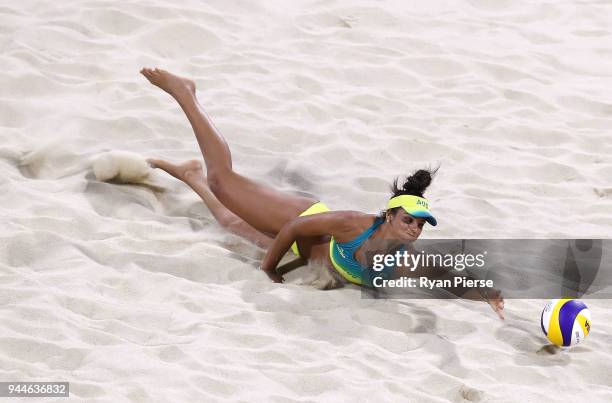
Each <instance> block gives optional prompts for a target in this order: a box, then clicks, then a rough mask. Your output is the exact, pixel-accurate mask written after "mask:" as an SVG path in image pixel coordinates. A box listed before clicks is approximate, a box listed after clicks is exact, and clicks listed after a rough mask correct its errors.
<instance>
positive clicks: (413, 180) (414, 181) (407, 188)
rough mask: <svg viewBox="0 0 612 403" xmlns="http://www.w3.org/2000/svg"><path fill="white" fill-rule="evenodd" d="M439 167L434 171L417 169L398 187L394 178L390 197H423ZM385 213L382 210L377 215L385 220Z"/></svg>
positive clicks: (396, 179)
mask: <svg viewBox="0 0 612 403" xmlns="http://www.w3.org/2000/svg"><path fill="white" fill-rule="evenodd" d="M439 168H440V167H439V166H438V167H437V168H434V169H419V170H418V171H416V172H414V173H413V174H412V175H410V176H408V177H407V178H406V180H405V181H404V184H403V185H402V186H401V187H399V186H398V182H399V178H395V179H394V180H393V185H391V192H392V193H393V194H392V195H391V197H392V198H393V197H396V196H401V195H414V196H419V197H423V194H424V193H425V190H426V189H427V188H428V187H429V185H430V184H431V181H432V179H433V177H434V175H435V174H436V172H438V169H439ZM386 216H387V211H386V210H383V211H382V212H381V214H380V215H379V217H380V218H382V219H383V220H385V219H386Z"/></svg>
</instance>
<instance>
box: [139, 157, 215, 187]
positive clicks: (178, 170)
mask: <svg viewBox="0 0 612 403" xmlns="http://www.w3.org/2000/svg"><path fill="white" fill-rule="evenodd" d="M147 162H148V163H149V165H151V167H153V168H159V169H161V170H163V171H166V172H168V173H169V174H170V175H172V176H174V177H175V178H176V179H178V180H180V181H183V182H186V183H189V182H191V181H194V180H203V181H204V183H206V176H204V172H203V171H202V163H201V162H200V161H198V160H189V161H185V162H182V163H180V164H173V163H172V162H169V161H166V160H161V159H156V158H148V159H147Z"/></svg>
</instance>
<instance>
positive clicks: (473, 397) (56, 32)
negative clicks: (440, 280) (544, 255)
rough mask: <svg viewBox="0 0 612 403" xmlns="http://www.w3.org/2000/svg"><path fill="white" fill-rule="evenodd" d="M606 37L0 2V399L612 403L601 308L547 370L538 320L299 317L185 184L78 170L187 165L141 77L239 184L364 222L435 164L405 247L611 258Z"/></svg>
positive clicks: (529, 22) (457, 10)
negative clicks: (212, 146)
mask: <svg viewBox="0 0 612 403" xmlns="http://www.w3.org/2000/svg"><path fill="white" fill-rule="evenodd" d="M611 20H612V5H610V4H606V3H605V2H563V3H559V2H523V1H513V2H509V1H503V2H486V1H459V2H444V1H433V2H426V3H423V2H419V3H418V4H415V3H414V2H412V3H410V4H408V3H406V2H400V1H379V2H365V1H295V2H284V1H266V2H247V1H238V0H224V1H207V2H200V1H178V2H169V1H168V2H166V1H161V0H152V1H147V2H144V1H125V2H119V1H101V0H91V1H71V2H36V1H29V0H22V1H19V2H4V3H3V4H2V5H0V49H2V52H0V65H1V71H0V88H1V91H0V140H1V143H0V168H1V169H2V171H3V175H1V176H0V217H1V222H2V225H1V226H0V239H1V241H0V307H1V308H0V381H68V382H70V390H71V397H72V400H74V401H87V402H122V401H133V402H153V401H160V402H161V401H164V402H169V401H172V402H180V401H201V402H212V401H232V402H234V401H244V402H247V401H248V402H263V401H272V402H298V401H299V402H337V401H353V402H362V401H364V402H365V401H376V402H379V401H409V402H441V401H455V402H461V401H495V402H498V401H499V402H513V401H532V402H538V401H544V400H546V401H568V400H570V399H583V400H584V399H586V400H588V401H589V402H600V401H601V402H605V401H610V400H612V378H611V377H610V373H612V352H611V349H610V343H611V342H612V338H611V337H610V333H611V331H612V325H611V323H612V303H611V302H610V301H608V300H597V299H592V300H589V299H587V300H585V301H586V302H587V304H588V305H589V307H590V308H591V310H592V312H593V331H592V334H591V335H590V336H589V338H588V339H587V340H586V341H585V342H584V343H583V344H582V345H580V346H578V347H576V348H573V349H572V350H570V351H560V350H558V349H551V348H548V347H546V346H547V345H548V342H547V340H546V339H545V338H544V336H543V335H542V333H541V330H540V327H539V315H540V312H541V309H542V308H543V306H544V303H545V301H542V300H508V301H506V320H505V321H504V322H502V321H500V320H499V319H498V318H497V317H496V315H495V314H494V313H493V312H492V311H491V310H490V308H489V307H488V306H487V305H486V304H483V303H476V302H469V301H454V300H445V301H438V300H405V301H390V300H364V299H361V293H360V291H359V290H358V289H357V288H354V287H350V286H349V287H345V288H343V289H340V290H332V291H320V290H318V289H316V288H315V287H313V286H312V285H311V284H309V282H308V281H307V279H306V277H308V275H309V273H307V270H306V269H301V270H298V271H297V272H296V273H294V274H291V275H289V276H288V282H287V284H283V285H277V284H272V283H270V282H269V281H268V280H267V278H266V277H265V276H264V275H263V274H262V273H261V272H258V271H256V270H254V267H256V266H257V264H258V262H259V260H260V259H261V256H262V254H263V251H262V250H260V249H258V248H257V247H255V246H251V245H250V244H248V243H247V242H245V241H243V240H241V239H238V238H237V237H235V236H232V235H228V234H227V233H225V232H223V230H222V229H221V228H220V227H219V226H218V225H217V224H215V222H214V219H213V217H212V215H211V214H210V212H209V211H208V210H207V208H206V207H205V206H204V205H203V204H202V202H201V201H200V200H199V198H198V196H197V195H196V194H195V193H194V192H193V191H191V190H190V189H189V188H188V187H187V186H186V185H184V184H183V183H181V182H179V181H177V180H175V179H174V178H171V177H169V176H167V175H165V174H163V173H160V172H157V171H156V172H155V175H157V177H156V180H157V181H159V182H158V183H159V184H161V186H162V187H164V188H165V189H166V191H165V192H161V191H156V190H154V189H151V188H149V187H146V186H135V185H118V184H111V183H103V182H98V181H96V180H95V178H94V177H93V175H92V172H91V168H90V161H91V158H93V157H95V156H96V155H98V154H99V153H101V152H104V151H109V150H124V151H131V152H136V153H139V154H141V155H143V156H146V157H157V158H167V159H170V160H174V161H180V160H184V159H191V158H198V157H200V153H199V150H198V147H197V144H196V142H195V139H194V137H193V134H192V132H191V129H190V127H189V125H188V123H187V121H186V119H185V118H184V116H183V115H182V113H181V111H180V109H179V108H178V107H177V105H176V104H175V103H174V102H173V101H172V99H171V98H170V97H169V96H168V95H167V94H165V93H163V92H161V91H159V90H158V89H156V88H154V87H152V86H151V85H149V84H148V83H147V82H146V80H144V78H143V77H141V76H140V75H139V74H138V71H139V69H140V68H141V67H143V66H151V67H154V66H158V67H162V68H166V69H168V70H171V71H175V72H177V73H179V74H183V75H187V76H190V77H192V78H194V79H195V81H196V83H197V86H198V97H199V98H200V100H201V103H202V104H203V105H204V106H205V108H206V110H207V111H208V113H209V114H210V116H211V117H212V118H213V120H214V122H215V124H216V125H217V126H218V127H219V129H220V130H221V131H222V132H223V133H224V135H225V136H226V138H227V141H228V143H229V145H230V147H231V150H232V152H233V161H234V168H235V169H236V170H237V171H239V172H240V173H242V174H244V175H246V176H249V177H252V178H254V179H257V180H259V181H264V182H268V183H270V184H272V185H273V186H276V187H278V188H281V189H284V190H287V191H296V192H302V193H303V194H307V195H313V196H316V197H317V198H319V199H321V200H324V201H325V202H326V203H327V204H328V205H329V206H330V207H332V208H334V209H355V210H359V211H365V212H372V213H374V212H377V211H379V210H381V209H382V208H383V207H384V205H385V202H386V200H387V198H388V186H389V183H390V182H391V181H392V179H393V178H394V177H395V176H398V175H405V174H407V173H409V172H411V171H413V170H415V169H418V168H421V167H427V166H437V165H438V164H441V168H440V170H439V173H438V175H437V177H436V178H435V181H434V183H433V184H432V186H431V188H430V189H429V191H428V192H427V194H426V195H427V197H428V198H429V199H430V201H431V203H432V209H433V211H434V212H435V214H436V217H437V218H438V221H439V223H440V224H439V225H438V226H437V227H436V228H431V227H429V228H427V229H426V230H425V231H424V233H423V236H424V237H432V238H463V237H472V238H476V237H513V238H529V237H559V238H581V237H587V238H609V237H610V236H611V235H612V215H610V211H612V183H611V181H610V178H611V177H612V157H611V156H612V142H611V141H610V133H609V130H610V127H611V124H612V96H611V95H610V88H612V37H611V35H612V31H611V29H610V24H609V22H610V21H611ZM26 155H27V156H28V160H27V164H25V165H21V166H20V161H23V157H24V156H26ZM608 269H609V268H608ZM34 400H36V399H34ZM34 400H32V401H34ZM41 400H42V399H41ZM44 401H49V402H52V401H58V402H60V401H66V400H65V399H52V398H48V399H44Z"/></svg>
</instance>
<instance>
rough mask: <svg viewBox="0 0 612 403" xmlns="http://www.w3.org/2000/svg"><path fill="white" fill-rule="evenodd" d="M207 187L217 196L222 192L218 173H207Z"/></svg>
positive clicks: (221, 183)
mask: <svg viewBox="0 0 612 403" xmlns="http://www.w3.org/2000/svg"><path fill="white" fill-rule="evenodd" d="M207 181H208V187H209V188H210V191H211V192H213V193H214V194H215V196H217V198H219V195H220V194H221V193H222V192H223V180H222V179H221V178H220V177H219V175H214V174H209V175H208V178H207Z"/></svg>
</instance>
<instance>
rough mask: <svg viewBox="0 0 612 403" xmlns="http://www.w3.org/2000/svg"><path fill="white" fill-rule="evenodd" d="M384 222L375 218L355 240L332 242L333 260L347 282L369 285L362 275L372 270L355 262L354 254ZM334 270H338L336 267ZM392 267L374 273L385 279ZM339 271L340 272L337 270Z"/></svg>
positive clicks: (368, 281) (369, 281)
mask: <svg viewBox="0 0 612 403" xmlns="http://www.w3.org/2000/svg"><path fill="white" fill-rule="evenodd" d="M383 222H384V221H383V220H382V219H381V218H377V219H376V220H375V221H374V224H372V225H371V226H370V227H369V228H368V229H366V230H365V231H363V232H362V233H361V234H359V235H358V236H357V237H356V238H355V239H352V240H350V241H348V242H335V240H333V239H332V242H334V245H333V248H332V249H331V251H332V254H333V260H334V261H335V262H336V263H337V264H338V266H340V268H341V269H342V271H343V272H344V273H342V272H341V273H340V274H342V275H343V277H345V278H346V279H347V280H349V281H351V282H353V283H356V284H363V285H371V284H370V283H371V279H370V280H368V279H366V278H364V273H365V272H366V271H367V272H371V271H372V270H368V269H367V268H365V267H363V266H361V264H359V262H358V261H357V260H355V257H354V255H355V252H356V251H357V249H359V247H360V246H361V244H362V243H363V242H364V241H365V240H366V239H368V238H369V237H370V236H371V235H372V233H373V232H374V231H376V229H377V228H378V227H379V226H380V225H381V224H382V223H383ZM336 269H338V268H337V267H336ZM389 269H393V267H385V269H383V271H382V272H375V273H376V275H377V276H381V275H382V276H383V277H387V276H388V275H389V274H391V272H392V270H389ZM339 271H340V270H339ZM368 277H369V276H368Z"/></svg>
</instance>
